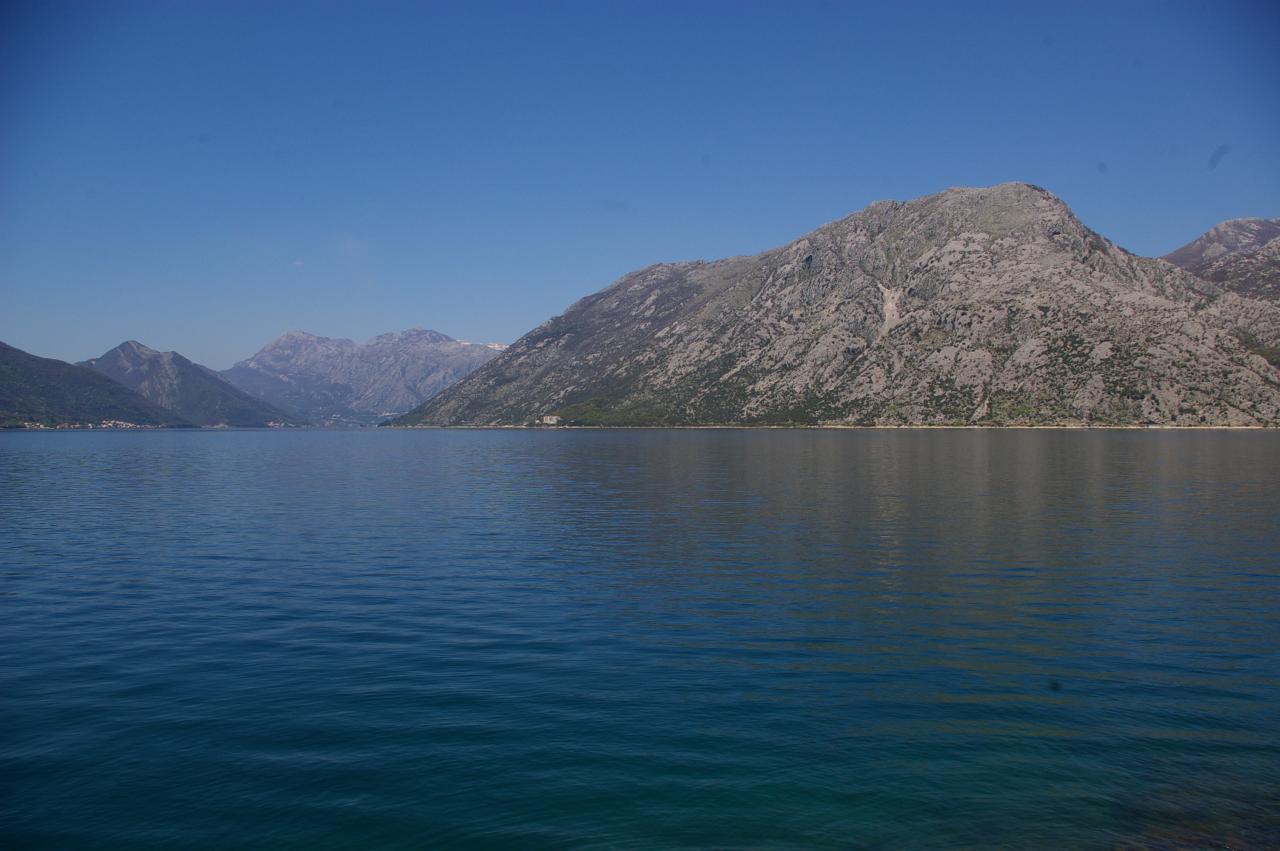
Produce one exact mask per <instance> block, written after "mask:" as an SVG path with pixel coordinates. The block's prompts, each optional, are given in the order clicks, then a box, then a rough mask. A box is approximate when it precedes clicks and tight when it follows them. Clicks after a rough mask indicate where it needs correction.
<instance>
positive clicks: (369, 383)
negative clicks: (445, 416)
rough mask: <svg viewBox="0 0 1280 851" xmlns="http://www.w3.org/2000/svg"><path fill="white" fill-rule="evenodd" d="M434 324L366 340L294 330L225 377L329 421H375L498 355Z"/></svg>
mask: <svg viewBox="0 0 1280 851" xmlns="http://www.w3.org/2000/svg"><path fill="white" fill-rule="evenodd" d="M493 345H494V344H478V343H466V342H462V341H459V340H455V339H454V338H452V337H450V336H449V335H447V334H443V333H441V332H439V331H433V330H431V329H427V328H410V329H407V330H403V331H390V332H386V333H384V334H379V335H377V336H375V337H373V338H371V339H369V340H368V341H366V342H364V343H357V342H355V341H353V340H350V339H347V338H344V337H324V336H321V335H318V334H312V333H310V332H307V331H289V332H286V333H285V334H282V335H281V336H279V337H277V338H276V339H275V340H273V341H271V342H270V343H268V344H267V345H266V346H264V347H263V348H262V349H260V350H259V351H258V352H257V353H256V354H254V355H253V357H250V358H247V359H245V360H243V361H240V362H239V363H237V364H235V365H234V366H232V367H231V368H230V369H227V370H223V371H222V372H221V373H219V375H220V376H221V377H222V378H223V379H225V380H227V381H228V382H230V383H231V384H232V385H234V386H236V387H238V388H239V389H241V390H243V391H244V392H246V393H248V394H250V395H251V396H254V397H255V398H259V399H263V400H265V401H267V402H269V403H271V404H273V405H275V406H276V407H278V408H281V409H283V410H285V411H293V412H296V413H297V414H298V415H299V416H301V417H304V418H306V419H308V420H311V421H313V422H316V423H319V424H325V425H374V424H376V423H378V422H380V421H381V420H383V419H386V418H387V417H389V416H395V415H397V414H400V413H403V412H404V411H407V410H410V409H412V408H414V407H416V406H417V405H419V404H421V403H422V402H423V401H424V400H425V399H428V398H430V397H431V396H432V395H434V394H435V393H437V392H439V391H440V390H441V389H443V388H444V387H447V386H449V385H450V384H452V383H453V382H455V381H457V380H458V379H459V378H462V377H464V376H465V375H467V374H469V373H470V372H471V371H472V370H474V369H476V368H477V367H479V366H480V365H482V364H483V363H485V362H487V361H489V360H491V359H492V358H494V357H496V356H497V355H498V354H499V351H498V350H495V349H494V348H492V346H493Z"/></svg>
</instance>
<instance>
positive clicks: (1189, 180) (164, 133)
mask: <svg viewBox="0 0 1280 851" xmlns="http://www.w3.org/2000/svg"><path fill="white" fill-rule="evenodd" d="M1278 45H1280V3H1276V2H1257V3H1248V2H1214V3H1186V2H1175V3H1151V2H1118V0H1111V2H1106V3H1081V2H1055V3H1047V2H1041V3H1030V2H1025V0H1023V2H1015V3H1008V4H1000V3H988V2H973V3H958V2H945V3H886V2H876V3H816V2H815V3H794V2H787V3H783V2H778V3H746V2H724V3H714V2H679V3H676V2H670V3H662V2H652V0H646V2H634V3H614V2H602V0H596V1H595V2H587V3H561V2H522V3H511V4H485V3H478V2H466V3H427V2H415V3H406V4H399V3H391V2H372V3H371V2H352V3H331V2H297V3H295V2H279V1H278V0H273V2H262V0H251V2H238V0H216V2H215V0H206V1H205V2H201V1H200V0H194V1H193V2H170V1H169V0H165V1H164V2H154V3H152V2H146V3H132V2H115V0H102V2H83V0H74V2H65V3H64V2H54V3H30V2H20V1H19V2H8V3H5V4H3V5H2V6H0V294H2V302H0V340H4V341H6V342H9V343H11V344H13V345H16V346H18V347H20V348H23V349H27V350H29V351H32V352H34V353H36V354H40V355H45V356H49V357H58V358H64V359H69V360H75V359H81V358H86V357H90V356H94V355H97V354H100V353H101V352H103V351H104V350H106V349H107V348H109V347H111V346H114V345H115V344H117V343H119V342H120V341H122V340H124V339H128V338H135V339H139V340H141V341H143V342H145V343H147V344H149V345H151V346H155V347H157V348H162V349H177V350H178V351H181V352H183V353H185V354H187V355H188V356H189V357H192V358H194V359H196V360H199V361H201V362H204V363H207V364H208V365H210V366H213V367H216V368H223V367H227V366H229V365H230V364H231V363H232V362H234V361H236V360H239V359H241V358H244V357H248V356H249V355H251V354H252V353H253V352H254V351H256V350H257V349H258V348H259V347H260V346H261V345H262V344H264V343H266V342H267V341H269V340H270V339H272V338H274V337H275V336H277V335H278V334H280V333H282V332H284V331H286V330H289V329H305V330H309V331H313V332H316V333H320V334H326V335H331V336H345V337H352V338H355V339H364V338H367V337H369V336H372V335H374V334H377V333H379V332H382V331H388V330H393V329H401V328H407V327H413V326H425V327H430V328H435V329H437V330H440V331H443V332H445V333H447V334H451V335H453V336H455V337H459V338H461V339H468V340H474V341H486V342H487V341H494V340H496V341H504V342H509V341H511V340H514V339H515V338H516V337H518V336H520V335H521V334H522V333H524V332H525V331H527V330H529V329H530V328H532V327H533V326H535V325H537V324H538V323H539V322H541V321H542V320H544V319H546V318H547V317H549V316H551V315H554V314H556V313H559V312H561V311H562V310H563V309H564V308H565V307H566V306H567V305H568V304H569V303H571V302H572V301H574V300H575V299H577V298H579V297H580V296H582V295H585V294H587V293H590V292H593V291H595V290H598V289H600V288H601V287H603V286H605V285H607V284H608V283H610V282H611V281H612V280H614V279H615V278H617V277H618V276H620V275H622V274H623V273H625V272H627V271H629V270H631V269H634V268H637V267H640V266H643V265H647V264H649V263H652V262H656V261H659V260H679V259H693V258H716V257H722V256H727V255H733V254H743V253H754V252H757V251H760V250H763V249H766V248H770V247H772V246H775V245H778V244H781V243H785V242H786V241H788V240H790V239H791V238H793V237H795V236H798V235H800V234H802V233H805V232H807V231H809V230H811V229H812V228H814V227H816V226H818V225H820V224H822V223H823V222H826V221H829V220H831V219H835V218H839V217H841V216H843V215H846V214H847V213H850V212H852V211H854V210H857V209H860V208H862V207H863V206H865V205H866V204H867V203H868V202H870V201H873V200H876V199H880V198H896V199H909V198H912V197H916V196H919V195H923V194H928V193H931V192H936V191H939V190H941V189H944V188H946V187H948V186H957V185H967V186H972V185H987V184H992V183H998V182H1000V181H1005V180H1026V181H1030V182H1033V183H1037V184H1040V185H1043V186H1045V187H1047V188H1048V189H1050V190H1052V191H1054V192H1056V193H1057V194H1059V195H1060V196H1062V197H1063V198H1064V199H1065V200H1066V201H1067V202H1068V203H1069V204H1071V205H1072V207H1073V208H1074V209H1075V210H1076V212H1077V213H1078V214H1079V215H1080V216H1081V218H1082V219H1084V221H1085V223H1086V224H1088V225H1090V226H1091V227H1093V228H1095V229H1096V230H1099V231H1101V232H1102V233H1104V234H1106V235H1107V236H1109V237H1111V238H1112V239H1114V240H1116V241H1117V242H1119V243H1120V244H1121V245H1123V246H1125V247H1126V248H1129V249H1130V250H1133V251H1137V252H1139V253H1143V254H1162V253H1164V252H1166V251H1169V250H1171V249H1173V248H1176V247H1177V246H1179V245H1180V244H1182V243H1184V242H1186V241H1188V240H1190V239H1191V238H1193V237H1195V236H1197V235H1198V234H1199V233H1201V232H1202V231H1204V230H1206V229H1207V228H1209V227H1210V226H1211V225H1213V224H1215V223H1216V222H1218V221H1220V220H1223V219H1227V218H1234V217H1239V216H1258V215H1262V216H1280V47H1278Z"/></svg>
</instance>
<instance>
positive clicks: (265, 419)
mask: <svg viewBox="0 0 1280 851" xmlns="http://www.w3.org/2000/svg"><path fill="white" fill-rule="evenodd" d="M79 365H80V366H84V367H88V368H89V369H92V370H96V371H97V372H100V373H102V374H103V375H105V376H107V377H108V378H111V379H113V380H115V381H118V382H119V383H121V384H123V385H124V386H125V387H128V388H129V389H130V390H133V391H134V392H136V393H138V394H139V395H141V396H142V397H143V398H145V399H148V400H149V401H151V402H154V403H155V404H157V405H159V406H160V407H162V408H165V409H167V410H170V411H172V412H173V413H175V414H177V415H178V416H180V417H182V418H183V419H185V420H189V421H190V422H193V423H195V424H196V425H202V426H234V427H237V428H263V427H267V426H275V427H280V426H286V425H302V424H303V422H302V421H301V420H300V419H299V418H297V417H293V416H290V415H289V414H285V413H283V412H282V411H280V410H278V409H276V408H274V407H272V406H271V405H268V404H267V403H266V402H263V401H262V400H260V399H255V398H254V397H252V396H250V395H249V394H248V393H245V392H244V391H243V390H240V389H238V388H236V387H233V386H232V385H230V384H228V383H227V382H226V381H224V380H223V379H222V378H220V377H219V376H218V374H217V373H216V372H214V371H213V370H211V369H209V368H208V367H204V366H201V365H200V364H197V363H192V362H191V361H189V360H187V359H186V358H184V357H183V356H182V355H180V354H178V353H177V352H158V351H156V350H155V349H152V348H149V347H147V346H144V345H142V344H141V343H139V342H137V341H135V340H130V341H128V342H126V343H121V344H120V345H118V346H116V347H115V348H114V349H112V350H111V351H109V352H107V353H106V354H104V355H103V356H102V357H99V358H93V359H92V360H87V361H82V362H81V363H80V364H79Z"/></svg>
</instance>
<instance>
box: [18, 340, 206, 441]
mask: <svg viewBox="0 0 1280 851" xmlns="http://www.w3.org/2000/svg"><path fill="white" fill-rule="evenodd" d="M190 425H191V423H189V422H187V421H186V420H184V419H182V418H181V417H178V416H176V415H174V414H172V413H170V412H169V411H166V410H164V409H163V408H161V407H159V406H158V405H154V404H152V403H151V402H148V401H147V400H146V399H144V398H142V397H141V396H139V395H138V394H137V393H134V392H133V391H132V390H130V389H129V388H127V387H124V386H123V385H121V384H119V383H117V382H115V381H112V380H111V379H110V378H107V377H106V376H104V375H100V374H98V373H97V372H94V371H93V370H91V369H86V368H84V367H82V366H74V365H72V364H69V363H66V362H64V361H60V360H53V359H51V358H41V357H36V356H35V355H31V354H28V353H26V352H24V351H22V350H21V349H15V348H14V347H13V346H9V345H5V344H4V343H0V427H3V428H22V427H23V426H37V427H46V428H53V427H59V426H61V427H71V426H80V427H87V426H95V427H102V426H120V427H127V426H147V427H159V426H167V427H175V426H190Z"/></svg>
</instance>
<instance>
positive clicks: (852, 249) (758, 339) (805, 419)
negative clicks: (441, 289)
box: [397, 182, 1280, 425]
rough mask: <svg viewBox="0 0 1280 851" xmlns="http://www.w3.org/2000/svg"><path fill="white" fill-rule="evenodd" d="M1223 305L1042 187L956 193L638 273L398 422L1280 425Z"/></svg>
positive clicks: (1270, 389) (1279, 377)
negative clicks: (771, 245)
mask: <svg viewBox="0 0 1280 851" xmlns="http://www.w3.org/2000/svg"><path fill="white" fill-rule="evenodd" d="M1219 292H1220V291H1219V290H1217V289H1215V288H1208V287H1205V286H1204V285H1203V284H1201V283H1199V282H1197V281H1196V279H1195V278H1193V277H1191V276H1189V275H1186V274H1185V273H1183V272H1181V271H1178V270H1174V269H1171V268H1170V267H1169V266H1167V265H1165V264H1162V263H1160V262H1159V261H1155V260H1147V259H1143V258H1139V257H1135V256H1134V255H1132V254H1129V253H1127V252H1124V251H1123V250H1121V249H1119V248H1118V247H1116V246H1115V245H1114V244H1112V243H1110V242H1109V241H1107V240H1106V239H1104V238H1102V237H1101V236H1099V235H1098V234H1096V233H1094V232H1093V231H1091V230H1090V229H1089V228H1087V227H1086V226H1085V225H1084V224H1083V223H1081V222H1080V221H1079V219H1078V218H1076V216H1075V215H1074V214H1073V213H1072V211H1071V210H1070V208H1069V207H1068V206H1067V205H1066V204H1065V203H1063V201H1062V200H1061V199H1060V198H1058V197H1057V196H1056V195H1054V194H1053V193H1051V192H1048V191H1047V190H1045V189H1043V188H1041V187H1038V186H1035V185H1033V184H1029V183H1021V182H1011V183H1003V184H999V185H997V186H992V187H954V188H951V189H948V190H946V191H943V192H940V193H937V194H934V195H929V196H925V197H922V198H918V199H916V200H913V201H907V202H896V201H888V202H877V203H875V204H871V205H869V206H868V207H867V208H865V209H864V210H862V211H860V212H857V213H854V214H852V215H850V216H848V217H846V218H844V219H841V220H839V221H837V222H832V223H830V224H828V225H824V226H823V227H821V228H818V229H817V230H816V231H814V232H812V233H809V234H806V235H804V236H801V237H799V238H798V239H795V240H793V241H792V242H790V243H788V244H787V245H785V246H783V247H781V248H776V249H773V250H771V251H766V252H764V253H762V254H758V255H755V256H748V257H734V258H729V259H726V260H720V261H714V262H709V263H692V264H690V263H682V264H656V265H654V266H649V267H646V268H645V269H642V270H639V271H637V272H633V273H631V274H629V275H625V276H623V277H622V278H621V279H619V280H618V281H617V282H615V283H614V284H612V285H610V286H609V287H607V288H605V289H604V290H601V291H600V292H597V293H595V294H594V295H589V296H586V297H584V298H582V299H580V300H579V301H577V302H575V303H574V304H573V305H572V306H571V307H570V308H569V309H568V310H567V311H566V312H565V314H564V315H562V316H558V317H554V318H553V319H551V320H548V321H547V322H544V323H543V324H542V325H540V326H538V327H537V328H536V329H534V330H533V331H531V332H530V333H528V334H526V335H525V336H524V337H522V338H521V339H520V340H518V341H517V342H516V343H514V344H513V345H512V346H511V347H510V348H508V349H507V350H506V351H505V352H504V353H503V354H502V355H501V356H499V357H498V358H497V359H495V360H494V361H492V362H491V363H489V364H487V365H485V366H484V367H482V368H480V369H479V370H477V371H476V372H475V373H473V374H472V375H470V376H469V377H467V378H466V379H464V380H463V381H461V382H459V383H458V384H456V385H454V386H453V387H451V388H450V389H448V390H446V391H445V392H443V393H441V394H440V395H439V396H437V397H436V398H434V399H432V400H431V401H429V402H427V403H426V404H425V405H423V406H422V407H421V408H419V409H417V410H416V411H414V412H412V413H410V414H409V415H407V416H406V417H404V418H402V419H401V420H400V421H398V423H397V424H404V425H417V424H434V425H462V424H467V425H497V424H503V425H506V424H521V423H528V422H532V421H536V420H538V419H540V418H541V417H542V416H545V415H548V414H554V415H557V416H560V417H561V418H562V419H563V420H564V421H565V422H569V423H578V424H595V425H681V424H753V423H757V424H765V423H843V424H851V423H854V424H885V425H891V424H892V425H896V424H928V423H938V424H942V423H949V424H961V423H978V424H1014V423H1018V424H1044V423H1056V424H1061V423H1077V424H1078V423H1112V424H1130V423H1133V424H1137V423H1178V424H1187V425H1190V424H1206V423H1213V424H1245V423H1255V424H1256V423H1275V422H1278V421H1280V373H1277V372H1276V370H1275V369H1274V368H1273V367H1271V366H1270V365H1269V364H1267V363H1266V362H1265V361H1264V360H1263V359H1262V358H1259V357H1256V356H1255V355H1253V354H1251V353H1250V352H1249V351H1248V350H1246V345H1249V344H1246V343H1245V342H1244V341H1243V337H1241V336H1238V335H1239V334H1240V333H1241V332H1240V331H1239V330H1238V328H1237V327H1236V326H1235V325H1233V324H1232V323H1233V322H1234V321H1235V320H1233V319H1228V318H1227V313H1225V312H1222V311H1219V310H1218V309H1217V306H1216V305H1213V303H1212V299H1214V298H1216V297H1217V294H1218V293H1219ZM1239 313H1240V312H1239V311H1236V314H1239ZM1250 321H1253V320H1250ZM1268 321H1269V320H1268ZM1254 327H1256V328H1259V329H1261V331H1262V332H1263V333H1264V336H1267V338H1268V339H1266V340H1263V339H1262V338H1261V337H1259V340H1260V341H1261V342H1262V343H1264V344H1266V345H1274V343H1273V342H1270V337H1271V336H1280V331H1278V332H1277V334H1276V335H1272V334H1271V330H1268V329H1269V326H1268V325H1267V324H1266V322H1257V321H1254ZM1227 375H1229V376H1230V380H1227V379H1226V378H1224V377H1223V376H1227Z"/></svg>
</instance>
